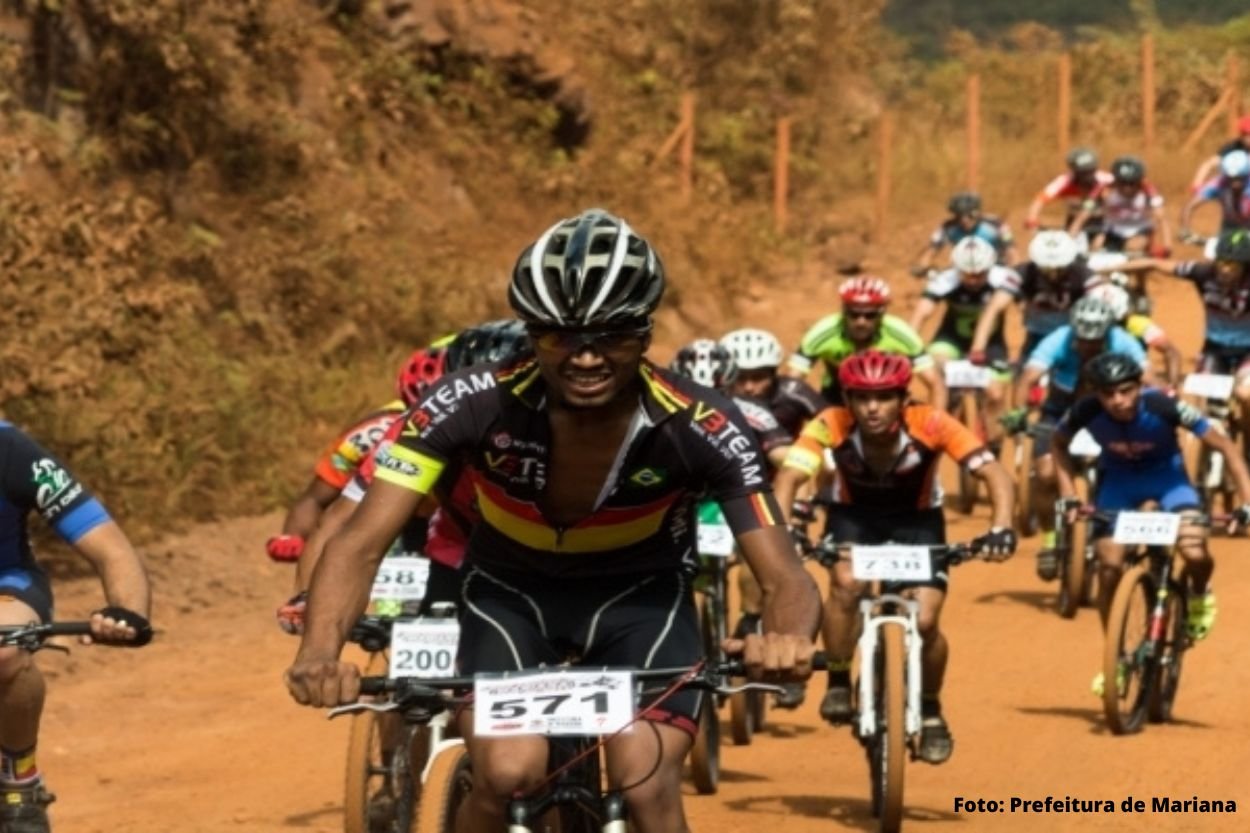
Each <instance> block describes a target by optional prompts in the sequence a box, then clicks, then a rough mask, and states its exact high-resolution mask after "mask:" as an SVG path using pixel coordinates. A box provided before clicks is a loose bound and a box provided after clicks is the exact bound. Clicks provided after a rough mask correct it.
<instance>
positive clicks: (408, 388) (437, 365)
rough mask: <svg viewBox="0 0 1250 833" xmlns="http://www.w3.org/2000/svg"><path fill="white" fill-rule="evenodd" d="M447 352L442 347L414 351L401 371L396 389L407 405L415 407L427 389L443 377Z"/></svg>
mask: <svg viewBox="0 0 1250 833" xmlns="http://www.w3.org/2000/svg"><path fill="white" fill-rule="evenodd" d="M446 358H447V350H446V349H445V348H442V347H422V348H421V349H419V350H415V351H413V354H412V355H411V356H409V357H408V361H406V362H404V366H403V368H401V369H400V371H399V379H398V380H396V387H397V388H398V389H399V398H400V399H402V400H404V404H405V405H414V404H416V401H417V400H418V399H420V398H421V394H422V393H424V392H425V389H426V388H428V387H429V386H430V385H432V384H434V383H435V382H437V381H438V380H439V378H441V377H442V375H443V365H444V362H445V360H446Z"/></svg>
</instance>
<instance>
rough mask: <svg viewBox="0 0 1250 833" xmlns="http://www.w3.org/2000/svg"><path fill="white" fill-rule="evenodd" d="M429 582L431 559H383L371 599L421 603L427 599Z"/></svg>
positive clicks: (375, 579)
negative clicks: (426, 589) (426, 587)
mask: <svg viewBox="0 0 1250 833" xmlns="http://www.w3.org/2000/svg"><path fill="white" fill-rule="evenodd" d="M429 581H430V562H429V559H426V558H411V557H404V558H383V559H382V565H381V566H380V567H378V574H377V575H376V576H374V579H373V591H372V593H370V598H373V599H395V600H397V601H402V602H419V601H421V600H422V599H424V598H425V586H426V585H427V584H428V583H429Z"/></svg>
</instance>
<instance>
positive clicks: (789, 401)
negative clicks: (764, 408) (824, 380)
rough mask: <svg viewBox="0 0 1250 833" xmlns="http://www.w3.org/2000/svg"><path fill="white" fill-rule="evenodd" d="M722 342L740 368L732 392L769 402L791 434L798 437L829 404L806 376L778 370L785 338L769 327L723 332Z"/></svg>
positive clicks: (769, 406)
mask: <svg viewBox="0 0 1250 833" xmlns="http://www.w3.org/2000/svg"><path fill="white" fill-rule="evenodd" d="M720 343H721V346H722V347H724V348H725V349H726V350H728V351H729V353H730V355H732V356H733V360H734V364H735V365H736V366H737V368H738V373H737V375H736V376H735V377H734V379H733V381H732V382H731V383H730V384H729V393H730V394H731V395H733V396H742V397H746V398H748V399H759V400H763V401H764V402H766V403H768V409H769V410H770V411H771V412H772V414H773V416H774V417H776V419H777V421H778V422H779V423H781V427H782V428H784V429H786V431H787V432H788V433H789V434H790V436H792V437H797V436H798V435H799V432H800V431H802V430H803V426H804V424H806V423H807V421H808V420H809V419H811V418H812V417H814V416H816V414H818V413H820V411H821V409H822V408H824V407H825V405H827V404H828V403H826V402H825V401H824V400H823V399H822V398H821V396H820V394H819V393H817V392H816V391H814V390H813V389H812V388H811V386H810V385H808V384H807V383H806V382H804V381H803V380H802V379H796V378H794V377H793V376H782V375H780V374H779V373H778V372H777V371H778V369H780V367H781V363H782V359H783V356H784V354H783V351H782V347H781V342H780V341H778V340H777V337H776V336H774V335H773V334H772V333H770V332H768V331H767V330H757V329H753V328H744V329H741V330H734V331H732V332H729V333H726V334H725V335H723V336H722V337H721V340H720Z"/></svg>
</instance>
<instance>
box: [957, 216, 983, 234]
mask: <svg viewBox="0 0 1250 833" xmlns="http://www.w3.org/2000/svg"><path fill="white" fill-rule="evenodd" d="M955 219H956V220H957V221H958V222H959V227H960V228H961V229H963V230H964V231H972V230H973V229H974V228H976V227H977V223H979V222H981V215H980V214H960V215H959V216H958V217H956V218H955Z"/></svg>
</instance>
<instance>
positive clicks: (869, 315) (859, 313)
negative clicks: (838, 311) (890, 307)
mask: <svg viewBox="0 0 1250 833" xmlns="http://www.w3.org/2000/svg"><path fill="white" fill-rule="evenodd" d="M844 314H845V315H846V317H847V318H862V319H863V320H865V321H876V320H877V319H878V318H880V317H881V316H882V315H883V314H884V313H883V312H882V311H881V310H879V309H848V310H846V312H845V313H844Z"/></svg>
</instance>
